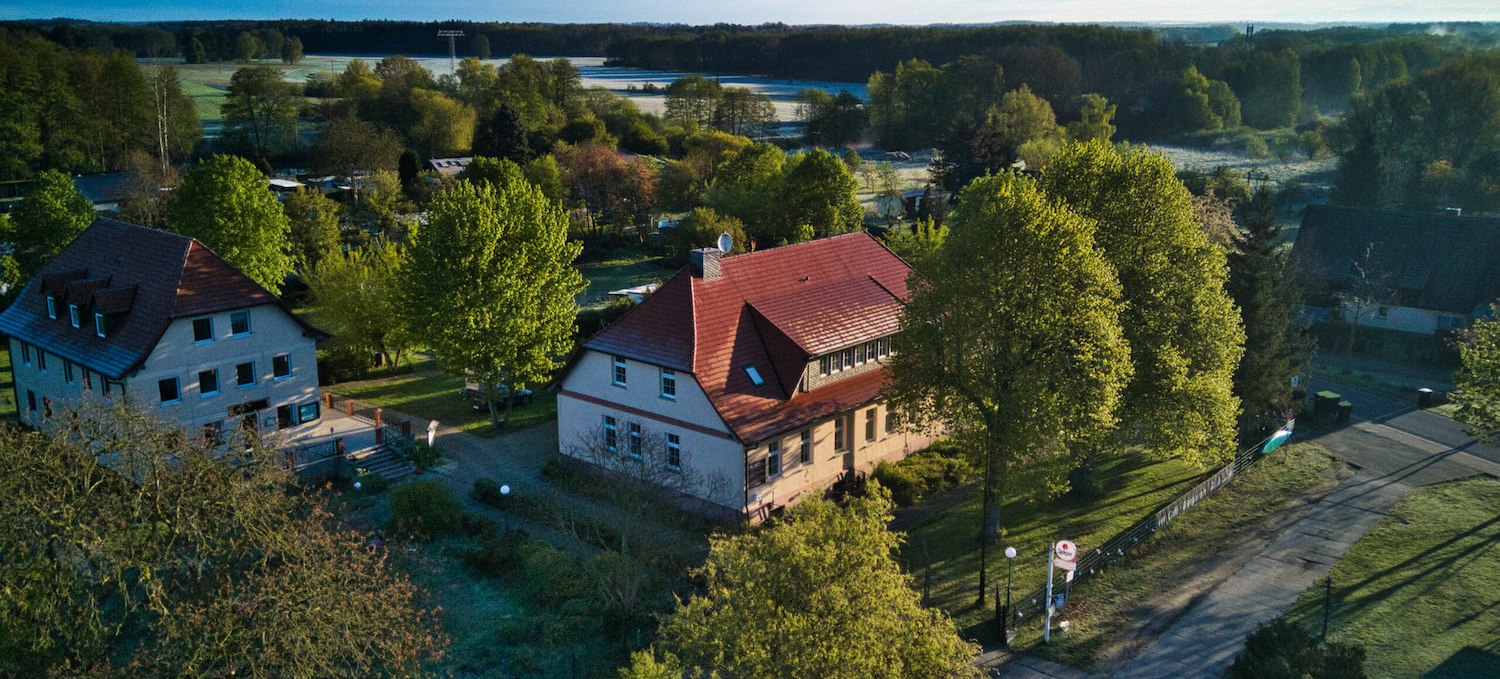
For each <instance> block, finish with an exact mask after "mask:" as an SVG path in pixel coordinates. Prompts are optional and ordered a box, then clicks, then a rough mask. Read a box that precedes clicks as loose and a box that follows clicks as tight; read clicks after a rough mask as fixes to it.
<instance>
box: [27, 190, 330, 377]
mask: <svg viewBox="0 0 1500 679" xmlns="http://www.w3.org/2000/svg"><path fill="white" fill-rule="evenodd" d="M48 294H51V295H53V296H54V297H56V298H57V300H58V302H57V303H58V307H59V308H58V310H57V311H58V314H57V319H56V320H53V319H50V318H48V317H47V302H46V296H47V295H48ZM65 303H74V304H77V305H78V306H79V316H80V324H79V325H80V326H81V327H79V328H74V327H72V325H71V324H70V323H69V320H68V314H67V310H66V307H65V306H63V305H64V304H65ZM264 304H276V305H281V301H280V300H278V299H277V298H276V296H275V295H272V294H271V293H270V292H267V291H266V289H265V288H262V287H260V286H259V285H257V284H256V283H255V282H254V281H252V280H251V279H250V278H249V277H248V276H246V275H245V274H243V273H240V271H239V270H238V269H235V268H234V267H233V266H231V265H230V264H229V263H227V262H225V261H224V260H223V259H222V258H220V257H219V256H218V255H216V254H214V253H213V251H211V250H209V249H208V248H207V247H206V246H204V245H203V244H202V243H199V242H198V241H196V240H194V239H192V238H188V237H185V236H180V235H177V234H175V233H170V232H167V231H159V230H157V229H150V228H146V227H143V226H136V225H134V224H126V223H124V222H119V221H115V220H113V219H102V218H101V219H96V220H94V223H93V225H91V226H89V228H88V229H85V230H84V232H83V233H81V234H79V235H78V237H77V238H75V239H74V240H73V242H72V243H69V244H68V246H67V247H66V248H63V251H62V252H61V253H59V254H58V255H57V256H56V257H54V258H53V259H52V260H51V261H49V262H47V263H46V264H44V265H43V266H42V268H41V269H40V270H38V271H37V273H36V275H35V276H33V277H32V279H31V281H30V282H29V283H27V284H26V287H24V288H23V289H22V290H21V294H20V295H19V296H17V298H16V301H15V302H14V303H13V304H11V305H10V308H8V309H6V310H5V312H4V313H0V333H4V334H6V335H10V336H12V337H15V338H16V339H18V340H21V341H23V342H26V343H28V344H33V345H36V346H39V347H45V348H46V349H47V350H48V351H50V352H53V353H55V354H57V355H59V356H62V357H63V358H65V359H68V360H70V361H72V362H74V363H77V364H79V365H82V366H84V367H87V368H89V369H91V370H94V371H95V372H98V373H101V374H103V375H106V376H108V377H111V378H114V379H119V378H121V377H124V376H125V374H126V373H128V372H129V371H131V370H133V369H134V368H136V367H137V366H139V365H140V364H141V362H142V361H144V360H145V359H146V357H147V356H149V355H150V354H151V350H152V349H154V348H156V343H157V342H158V341H159V340H160V339H161V335H162V333H163V332H165V331H166V329H167V326H168V325H170V324H171V322H172V320H173V319H176V318H180V317H184V316H198V315H202V314H209V313H215V312H221V311H228V310H231V309H242V308H246V307H252V306H259V305H264ZM284 308H285V307H283V309H284ZM95 311H100V312H102V313H105V314H106V318H107V319H108V328H107V330H108V332H107V333H106V334H107V335H108V336H107V337H106V338H100V337H98V336H97V335H95V334H94V312H95ZM288 313H289V314H290V312H288ZM293 318H294V319H295V318H296V316H295V315H294V316H293ZM297 322H298V323H302V321H301V320H300V319H298V320H297ZM303 327H304V328H305V329H306V330H307V331H308V332H309V333H316V332H317V331H316V330H314V329H313V328H311V327H309V326H307V325H306V324H303Z"/></svg>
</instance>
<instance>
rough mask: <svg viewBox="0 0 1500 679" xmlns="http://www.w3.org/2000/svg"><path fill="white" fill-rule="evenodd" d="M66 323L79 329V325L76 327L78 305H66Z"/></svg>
mask: <svg viewBox="0 0 1500 679" xmlns="http://www.w3.org/2000/svg"><path fill="white" fill-rule="evenodd" d="M68 322H69V323H71V324H72V325H73V327H75V328H77V327H79V325H78V305H77V304H69V305H68Z"/></svg>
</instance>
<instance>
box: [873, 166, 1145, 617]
mask: <svg viewBox="0 0 1500 679" xmlns="http://www.w3.org/2000/svg"><path fill="white" fill-rule="evenodd" d="M948 227H949V229H950V230H949V233H948V234H947V236H946V237H945V238H944V239H943V241H942V245H941V246H940V247H939V249H938V251H937V253H936V254H935V255H934V256H932V257H929V258H926V259H925V262H924V268H923V270H922V272H921V275H920V276H913V277H912V278H911V279H909V281H908V285H909V286H910V287H911V289H912V293H911V299H910V301H909V303H908V304H907V306H906V307H905V309H904V311H903V314H902V321H901V333H900V334H898V335H896V339H895V349H896V351H895V353H894V357H893V358H892V360H891V377H890V385H889V388H888V394H889V396H890V399H891V404H892V405H893V406H894V407H895V408H896V411H897V416H898V421H900V422H928V421H934V420H935V421H938V422H942V423H943V424H944V425H946V426H947V428H948V430H949V431H950V432H952V433H953V434H954V435H957V436H959V437H960V438H962V439H963V440H965V441H967V442H968V443H969V445H970V446H971V447H972V448H973V449H975V450H977V451H978V452H979V453H980V457H981V459H982V461H983V466H984V470H985V473H984V487H983V505H984V510H983V519H982V523H981V526H980V528H981V530H980V534H979V538H980V549H981V556H980V561H981V566H980V577H979V592H978V593H979V596H980V598H981V600H982V599H983V597H984V593H985V570H984V561H985V557H986V553H987V551H988V548H989V545H990V543H991V542H992V541H994V540H995V539H996V538H997V537H998V536H999V528H1000V520H1001V516H1000V508H1001V502H1002V500H1003V499H1004V498H1005V496H1006V494H1007V491H1009V490H1019V489H1022V488H1031V489H1038V490H1040V491H1044V492H1045V491H1049V490H1055V489H1058V488H1061V487H1064V484H1065V483H1066V475H1067V472H1068V471H1069V468H1070V467H1071V465H1072V462H1073V455H1072V453H1071V452H1070V448H1071V446H1072V445H1074V444H1076V443H1079V442H1083V441H1087V440H1090V439H1091V438H1092V437H1094V436H1096V435H1098V434H1100V433H1101V432H1104V431H1107V430H1109V429H1110V428H1112V427H1113V426H1114V425H1115V411H1116V408H1117V406H1118V403H1119V400H1120V395H1121V392H1122V390H1123V389H1124V387H1125V385H1126V383H1127V382H1128V381H1129V379H1130V372H1131V367H1130V349H1129V347H1128V346H1127V345H1126V343H1125V339H1124V333H1123V331H1122V329H1121V327H1120V321H1119V319H1120V316H1121V310H1122V303H1121V300H1120V284H1119V282H1118V281H1117V280H1116V279H1115V274H1114V271H1113V270H1112V269H1111V268H1110V266H1109V263H1108V262H1107V261H1106V260H1105V258H1104V255H1103V253H1102V252H1101V251H1100V249H1099V248H1098V247H1096V245H1095V244H1094V231H1095V225H1094V223H1093V222H1092V221H1091V220H1089V219H1087V218H1084V217H1082V216H1080V215H1078V214H1077V213H1076V212H1074V211H1072V210H1071V209H1069V208H1068V207H1067V206H1065V205H1062V204H1061V203H1059V202H1057V201H1055V200H1051V199H1049V198H1048V197H1047V196H1046V194H1044V193H1043V192H1042V191H1041V189H1040V188H1039V187H1038V186H1037V184H1036V182H1035V181H1034V180H1032V179H1030V178H1028V177H1025V176H1022V175H1019V174H1014V173H1006V174H1000V175H991V176H988V177H981V178H979V179H976V180H975V181H973V182H972V183H970V184H969V186H968V187H967V188H965V189H964V191H963V193H962V194H961V196H960V199H959V207H958V208H957V209H956V210H955V211H954V213H953V215H952V217H951V219H950V220H949V222H948ZM1023 476H1024V478H1022V477H1023ZM1023 480H1024V481H1025V483H1020V481H1023Z"/></svg>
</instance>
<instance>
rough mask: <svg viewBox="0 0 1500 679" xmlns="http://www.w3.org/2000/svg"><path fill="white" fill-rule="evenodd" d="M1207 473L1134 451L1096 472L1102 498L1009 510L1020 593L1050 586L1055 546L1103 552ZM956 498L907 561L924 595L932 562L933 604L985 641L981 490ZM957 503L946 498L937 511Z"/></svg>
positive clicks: (911, 541) (917, 534)
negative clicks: (1071, 544)
mask: <svg viewBox="0 0 1500 679" xmlns="http://www.w3.org/2000/svg"><path fill="white" fill-rule="evenodd" d="M1203 472H1204V470H1201V469H1197V468H1194V467H1191V466H1188V465H1186V464H1183V463H1181V462H1175V461H1168V462H1161V461H1156V460H1152V459H1150V458H1148V457H1146V455H1145V454H1144V453H1142V452H1140V451H1132V452H1129V453H1127V454H1124V455H1121V456H1118V457H1116V458H1114V459H1112V460H1109V461H1106V462H1104V463H1103V464H1101V465H1100V467H1099V468H1098V469H1097V470H1096V472H1095V478H1096V486H1097V488H1098V490H1099V493H1098V494H1097V497H1094V498H1091V499H1086V500H1084V499H1076V498H1072V497H1063V498H1059V499H1056V500H1053V501H1051V502H1046V503H1041V504H1036V505H1024V504H1021V503H1007V504H1006V505H1005V508H1004V512H1003V522H1004V525H1005V526H1006V528H1007V532H1006V537H1004V538H1003V539H1002V542H1004V543H1005V544H1007V545H1012V546H1014V547H1015V548H1016V550H1017V551H1018V552H1019V553H1020V554H1019V555H1018V556H1017V557H1016V560H1015V564H1014V568H1015V572H1014V577H1015V585H1014V588H1015V591H1016V592H1025V591H1028V590H1030V589H1032V588H1034V587H1037V586H1039V585H1042V584H1044V582H1045V580H1046V577H1047V571H1046V561H1045V559H1044V558H1043V555H1044V554H1045V553H1046V552H1047V550H1048V549H1049V546H1050V545H1051V544H1052V543H1053V542H1054V541H1056V540H1059V539H1063V538H1068V539H1071V540H1073V541H1075V542H1076V543H1078V546H1079V549H1080V550H1081V551H1086V550H1089V549H1093V548H1096V547H1098V546H1099V545H1101V544H1103V543H1104V541H1105V540H1107V539H1109V538H1111V537H1113V536H1114V535H1115V534H1116V533H1118V532H1120V531H1121V530H1124V529H1125V528H1127V527H1129V526H1130V524H1132V523H1134V522H1135V521H1137V520H1139V519H1140V518H1141V517H1143V516H1145V515H1147V514H1148V513H1150V512H1151V511H1152V510H1154V509H1156V508H1157V507H1158V506H1160V505H1162V504H1164V503H1165V502H1166V501H1168V500H1170V499H1172V498H1173V497H1176V496H1177V495H1178V494H1179V493H1181V492H1183V491H1185V490H1187V489H1188V488H1189V487H1191V485H1192V483H1193V482H1194V481H1195V480H1197V479H1198V478H1199V477H1200V476H1201V475H1202V474H1203ZM954 492H955V493H957V494H958V499H957V502H956V503H955V504H953V505H952V506H949V507H946V508H942V509H939V510H937V511H935V512H934V513H933V516H932V519H931V520H929V521H927V522H926V523H924V524H922V525H919V526H917V527H916V528H914V529H912V530H910V531H908V532H909V535H908V539H907V543H906V546H905V547H904V548H903V551H902V557H903V561H904V562H905V563H906V566H907V568H908V569H909V570H910V571H911V572H912V573H913V574H915V575H916V576H917V585H918V586H919V587H920V586H921V584H922V581H923V578H924V577H925V573H924V569H925V566H926V564H927V563H928V560H929V558H930V561H931V563H932V590H931V596H932V604H933V605H935V606H938V607H940V608H942V609H944V610H946V611H948V612H949V613H950V614H952V615H953V616H954V618H955V619H956V620H957V621H958V623H959V625H960V626H961V627H963V628H966V629H967V628H976V629H975V632H976V633H977V632H979V631H981V630H982V629H983V628H987V627H988V624H989V622H990V620H991V619H992V618H993V615H994V611H993V608H991V607H990V606H989V605H986V606H984V607H980V608H975V607H974V605H973V604H974V600H975V595H976V593H977V587H978V577H979V576H978V570H977V569H978V567H979V549H978V545H977V544H976V540H975V534H976V532H977V531H978V529H979V514H980V511H981V503H980V494H979V488H978V484H975V485H973V486H969V487H967V488H963V489H959V490H957V491H954ZM952 499H953V498H952V496H938V497H935V498H932V499H931V500H929V503H945V502H947V501H950V500H952ZM919 510H920V508H919ZM998 551H999V550H992V551H991V553H990V558H989V566H990V583H992V584H991V586H992V587H993V585H994V584H1000V585H1002V586H1003V585H1004V583H1005V564H1004V563H1003V562H1004V561H1005V557H1004V556H1002V555H1000V554H998V553H997V552H998ZM976 626H983V627H982V628H977V627H976Z"/></svg>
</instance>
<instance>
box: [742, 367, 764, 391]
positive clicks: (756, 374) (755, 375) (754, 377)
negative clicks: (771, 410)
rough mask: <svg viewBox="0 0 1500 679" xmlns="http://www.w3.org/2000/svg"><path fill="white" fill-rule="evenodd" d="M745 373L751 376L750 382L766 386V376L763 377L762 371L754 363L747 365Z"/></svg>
mask: <svg viewBox="0 0 1500 679" xmlns="http://www.w3.org/2000/svg"><path fill="white" fill-rule="evenodd" d="M745 374H746V375H749V376H750V383H751V384H753V385H755V386H757V387H759V386H764V385H765V383H766V378H764V377H761V376H760V371H759V370H756V369H755V366H753V365H747V366H745Z"/></svg>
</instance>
